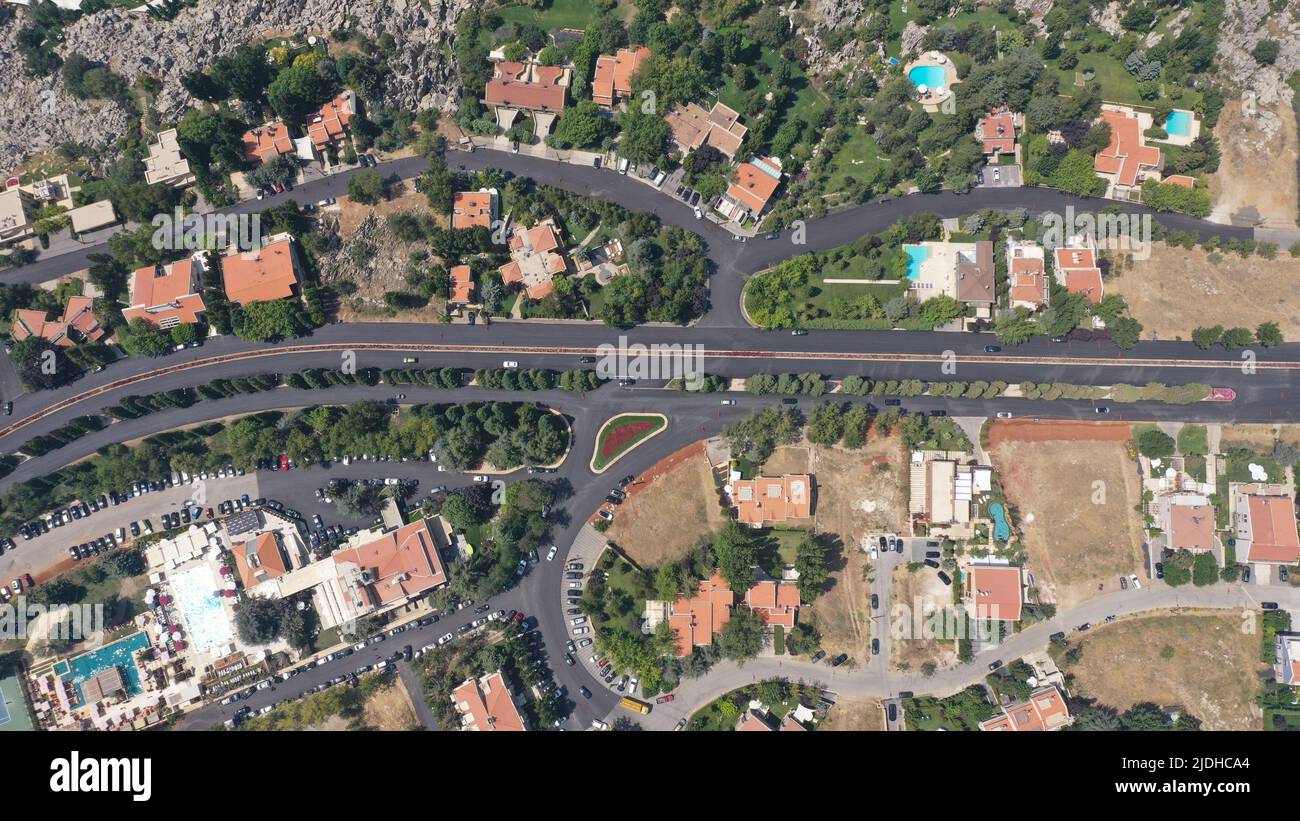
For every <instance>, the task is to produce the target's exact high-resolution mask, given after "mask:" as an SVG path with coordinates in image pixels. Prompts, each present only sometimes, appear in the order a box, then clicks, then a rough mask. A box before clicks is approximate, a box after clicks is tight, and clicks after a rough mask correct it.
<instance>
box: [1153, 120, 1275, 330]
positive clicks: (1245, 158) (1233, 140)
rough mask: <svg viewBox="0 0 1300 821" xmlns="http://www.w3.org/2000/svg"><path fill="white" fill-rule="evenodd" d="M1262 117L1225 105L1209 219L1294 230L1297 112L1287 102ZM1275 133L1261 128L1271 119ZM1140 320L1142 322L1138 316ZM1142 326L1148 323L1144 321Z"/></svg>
mask: <svg viewBox="0 0 1300 821" xmlns="http://www.w3.org/2000/svg"><path fill="white" fill-rule="evenodd" d="M1260 113H1261V115H1263V116H1255V117H1252V116H1247V115H1246V114H1243V112H1242V108H1241V101H1240V100H1230V101H1228V103H1227V104H1226V105H1225V106H1224V107H1223V112H1222V114H1220V116H1219V122H1218V125H1216V126H1215V128H1214V136H1215V137H1217V138H1218V140H1219V146H1220V147H1221V149H1222V152H1223V158H1222V161H1221V162H1220V164H1219V170H1218V172H1217V173H1215V174H1214V176H1213V177H1211V178H1210V194H1211V196H1212V197H1213V199H1214V211H1213V212H1212V214H1211V216H1210V219H1211V220H1214V221H1216V222H1227V221H1229V220H1230V219H1231V220H1233V221H1236V222H1244V223H1245V224H1248V225H1250V224H1255V223H1257V222H1262V223H1263V224H1264V225H1266V226H1267V227H1269V228H1295V227H1296V208H1297V199H1296V192H1297V184H1296V162H1295V158H1296V154H1297V153H1298V152H1300V141H1298V140H1297V138H1296V123H1295V112H1294V111H1293V110H1292V108H1291V106H1290V105H1288V104H1286V103H1285V102H1279V103H1278V105H1277V106H1276V107H1275V108H1270V109H1264V107H1262V106H1261V107H1260ZM1268 115H1276V123H1277V128H1276V130H1273V131H1269V130H1267V129H1265V128H1263V127H1261V126H1262V125H1263V123H1264V122H1265V121H1266V119H1267V121H1269V122H1272V121H1274V117H1272V116H1268ZM1138 318H1139V319H1142V317H1141V316H1140V315H1138ZM1142 321H1143V322H1145V321H1146V320H1142Z"/></svg>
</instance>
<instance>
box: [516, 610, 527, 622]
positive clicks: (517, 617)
mask: <svg viewBox="0 0 1300 821" xmlns="http://www.w3.org/2000/svg"><path fill="white" fill-rule="evenodd" d="M525 618H527V617H526V616H524V614H523V613H516V614H515V624H518V623H519V622H521V621H523V620H524V619H525Z"/></svg>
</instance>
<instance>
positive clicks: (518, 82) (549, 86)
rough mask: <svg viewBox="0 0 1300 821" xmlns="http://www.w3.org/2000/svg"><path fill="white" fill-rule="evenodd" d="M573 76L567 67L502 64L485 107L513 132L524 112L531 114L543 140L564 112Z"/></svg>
mask: <svg viewBox="0 0 1300 821" xmlns="http://www.w3.org/2000/svg"><path fill="white" fill-rule="evenodd" d="M572 76H573V72H572V69H569V68H568V67H566V66H544V65H542V64H540V63H536V62H532V61H528V62H517V61H513V60H499V61H497V62H496V63H495V64H494V66H493V69H492V78H491V79H490V80H488V81H487V87H486V88H485V89H484V91H483V100H482V103H483V104H484V105H486V106H488V107H490V108H491V109H492V110H493V111H494V112H495V115H496V120H497V125H499V126H500V127H501V128H503V129H507V130H508V129H509V128H510V126H511V125H512V124H513V123H514V119H515V117H516V116H517V115H518V114H519V113H520V112H529V113H530V114H532V115H533V119H534V122H535V123H536V126H537V128H536V133H537V134H538V135H539V136H541V135H545V134H546V133H547V132H548V131H549V130H550V124H551V123H552V122H553V121H554V118H555V116H556V115H558V114H559V113H560V112H562V111H563V110H564V106H565V102H566V100H567V98H568V94H569V85H570V83H571V82H572Z"/></svg>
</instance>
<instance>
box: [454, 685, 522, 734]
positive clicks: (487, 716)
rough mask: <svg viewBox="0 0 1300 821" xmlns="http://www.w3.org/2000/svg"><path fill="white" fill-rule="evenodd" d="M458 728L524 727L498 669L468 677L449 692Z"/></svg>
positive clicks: (498, 730)
mask: <svg viewBox="0 0 1300 821" xmlns="http://www.w3.org/2000/svg"><path fill="white" fill-rule="evenodd" d="M451 701H452V704H454V705H455V706H456V712H457V713H459V714H460V729H461V730H463V731H467V732H477V733H493V732H495V733H503V732H506V733H509V732H514V733H522V732H524V731H526V730H527V729H528V726H527V724H526V723H525V721H524V716H523V714H522V713H521V712H519V705H518V704H517V703H516V701H515V695H514V693H512V692H511V690H510V687H509V685H507V684H506V679H505V676H504V675H502V673H501V671H500V670H497V671H496V672H495V673H488V674H487V675H485V676H483V677H482V678H479V679H477V680H476V679H468V680H467V681H465V682H464V683H462V684H461V685H460V686H459V687H457V688H456V689H455V690H453V691H452V695H451Z"/></svg>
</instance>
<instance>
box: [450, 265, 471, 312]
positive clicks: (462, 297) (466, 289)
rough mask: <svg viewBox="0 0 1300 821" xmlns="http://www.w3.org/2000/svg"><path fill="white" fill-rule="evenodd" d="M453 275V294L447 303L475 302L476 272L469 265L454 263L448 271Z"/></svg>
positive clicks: (466, 303)
mask: <svg viewBox="0 0 1300 821" xmlns="http://www.w3.org/2000/svg"><path fill="white" fill-rule="evenodd" d="M448 273H449V274H450V275H451V296H450V297H448V298H447V305H448V306H451V305H469V304H471V303H473V302H474V273H473V271H471V270H470V267H469V266H468V265H453V266H451V270H450V271H448Z"/></svg>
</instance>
